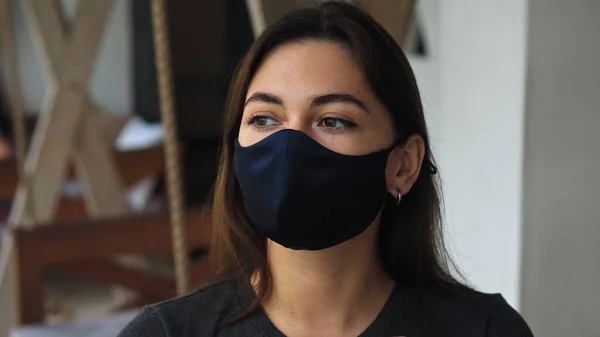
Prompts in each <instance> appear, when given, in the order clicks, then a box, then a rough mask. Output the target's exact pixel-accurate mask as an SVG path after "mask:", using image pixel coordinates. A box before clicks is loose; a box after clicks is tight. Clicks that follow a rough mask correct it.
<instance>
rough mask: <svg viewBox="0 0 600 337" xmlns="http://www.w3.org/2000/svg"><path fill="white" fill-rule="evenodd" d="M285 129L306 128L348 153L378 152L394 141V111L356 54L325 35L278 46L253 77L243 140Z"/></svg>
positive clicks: (252, 140)
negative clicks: (379, 94) (375, 90)
mask: <svg viewBox="0 0 600 337" xmlns="http://www.w3.org/2000/svg"><path fill="white" fill-rule="evenodd" d="M282 129H295V130H298V131H302V132H304V133H306V134H307V135H309V136H310V137H312V138H313V139H315V140H316V141H317V142H319V143H320V144H321V145H323V146H325V147H327V148H329V149H330V150H332V151H335V152H338V153H341V154H347V155H364V154H367V153H371V152H375V151H378V150H381V149H383V148H388V147H390V146H391V145H392V144H393V142H394V132H393V128H392V121H391V117H390V114H389V112H388V111H387V109H386V107H385V106H384V105H383V104H382V103H381V102H380V101H379V100H378V99H377V97H376V96H375V94H374V93H373V92H372V90H371V89H370V88H369V85H368V84H367V82H366V80H365V78H364V76H363V74H362V73H361V70H360V68H359V66H358V64H357V63H356V61H355V60H354V59H353V57H352V55H351V54H350V53H349V52H348V51H346V50H345V49H344V48H343V47H341V46H340V45H337V44H335V43H331V42H325V41H302V42H296V43H290V44H286V45H283V46H281V47H279V48H277V49H275V50H274V51H273V52H272V53H271V54H270V55H269V56H268V57H267V58H266V59H265V61H264V62H263V64H262V65H261V66H260V68H259V69H258V71H257V72H256V74H255V76H254V78H253V79H252V81H251V83H250V86H249V88H248V93H247V95H246V103H245V106H244V112H243V117H242V123H241V127H240V132H239V143H240V145H241V146H249V145H252V144H254V143H257V142H259V141H261V140H262V139H264V138H266V137H267V136H269V135H271V134H273V133H275V132H277V131H279V130H282Z"/></svg>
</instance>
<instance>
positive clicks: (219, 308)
mask: <svg viewBox="0 0 600 337" xmlns="http://www.w3.org/2000/svg"><path fill="white" fill-rule="evenodd" d="M236 285H237V282H236V281H234V280H227V281H222V282H218V283H215V284H212V285H209V286H207V287H204V288H202V289H200V290H197V291H195V292H193V293H190V294H188V295H185V296H182V297H179V298H176V299H173V300H169V301H165V302H161V303H157V304H153V305H150V306H147V307H145V308H144V309H143V310H142V312H141V313H140V314H139V315H138V316H137V317H136V318H135V319H134V320H133V321H132V322H131V323H129V325H128V326H127V327H125V329H124V330H123V331H122V332H121V334H120V335H119V337H137V336H148V337H170V336H182V337H183V336H205V335H213V334H214V332H215V330H216V329H217V328H218V327H219V326H221V323H222V322H223V321H224V320H228V319H231V318H234V317H235V315H239V313H241V310H240V308H241V304H240V301H239V299H238V295H237V290H236V289H237V288H236Z"/></svg>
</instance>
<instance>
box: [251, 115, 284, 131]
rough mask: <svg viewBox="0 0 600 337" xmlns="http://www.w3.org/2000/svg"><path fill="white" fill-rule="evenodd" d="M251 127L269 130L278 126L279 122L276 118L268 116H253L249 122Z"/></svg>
mask: <svg viewBox="0 0 600 337" xmlns="http://www.w3.org/2000/svg"><path fill="white" fill-rule="evenodd" d="M248 124H249V125H253V126H255V127H257V128H268V127H271V126H274V125H277V124H278V122H277V120H275V119H274V118H271V117H268V116H253V117H252V118H250V120H249V121H248Z"/></svg>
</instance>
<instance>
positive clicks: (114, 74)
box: [2, 0, 133, 115]
mask: <svg viewBox="0 0 600 337" xmlns="http://www.w3.org/2000/svg"><path fill="white" fill-rule="evenodd" d="M42 1H46V0H42ZM103 1H104V0H103ZM13 3H14V10H15V35H16V43H17V56H18V58H19V68H20V69H19V70H20V72H21V86H22V89H21V91H22V97H23V104H24V109H25V110H26V111H28V112H39V110H40V108H41V107H42V102H43V100H44V97H45V94H46V92H45V89H46V79H45V74H44V71H43V68H42V65H41V62H40V61H41V57H40V53H39V51H38V50H37V48H36V47H35V46H34V43H33V39H34V38H33V36H32V34H31V32H30V30H29V28H28V26H27V22H26V17H25V13H24V12H23V8H22V5H21V1H17V0H13ZM62 3H63V7H64V9H65V14H66V16H67V17H68V18H70V17H72V16H73V14H74V13H75V10H76V5H77V3H78V1H77V0H62ZM131 50H132V46H131V27H130V2H129V1H127V0H115V1H114V7H113V9H112V13H111V15H110V16H109V18H108V23H107V26H106V31H105V35H104V37H103V40H102V45H101V48H100V50H99V54H98V57H97V59H96V70H95V72H94V73H93V75H92V78H91V81H90V87H91V92H92V97H93V98H94V99H95V101H96V103H98V104H100V105H101V106H103V107H105V108H107V109H108V110H109V111H110V112H111V113H116V114H120V115H123V114H128V113H131V111H132V99H133V95H132V90H133V87H132V68H131V62H132V61H131V53H132V52H131ZM2 75H3V80H5V76H4V75H5V73H4V72H3V73H2ZM5 83H6V82H5Z"/></svg>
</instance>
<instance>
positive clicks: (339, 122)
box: [319, 117, 356, 130]
mask: <svg viewBox="0 0 600 337" xmlns="http://www.w3.org/2000/svg"><path fill="white" fill-rule="evenodd" d="M319 126H322V127H324V128H327V129H336V130H337V129H343V128H352V127H355V126H356V123H353V122H350V121H347V120H345V119H341V118H333V117H326V118H323V119H321V121H320V122H319Z"/></svg>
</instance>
